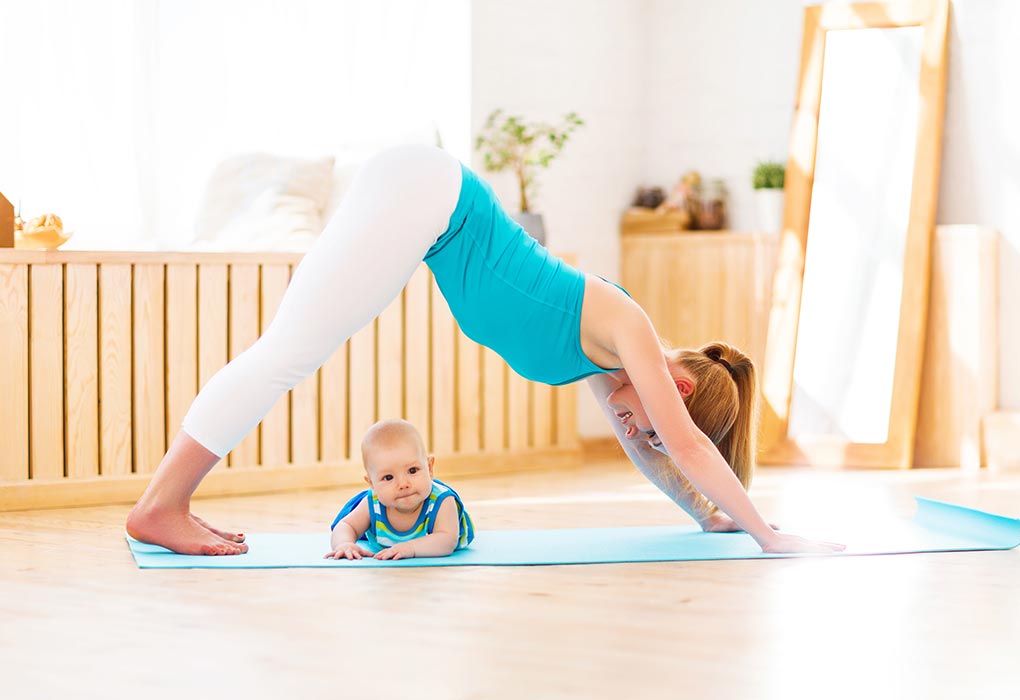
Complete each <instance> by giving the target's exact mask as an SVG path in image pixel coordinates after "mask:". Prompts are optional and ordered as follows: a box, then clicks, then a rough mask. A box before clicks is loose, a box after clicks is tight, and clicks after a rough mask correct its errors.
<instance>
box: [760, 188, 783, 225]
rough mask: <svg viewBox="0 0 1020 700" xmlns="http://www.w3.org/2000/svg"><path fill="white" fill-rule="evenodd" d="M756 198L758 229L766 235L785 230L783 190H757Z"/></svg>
mask: <svg viewBox="0 0 1020 700" xmlns="http://www.w3.org/2000/svg"><path fill="white" fill-rule="evenodd" d="M754 198H755V206H756V208H757V210H758V229H759V230H761V231H763V232H765V233H777V232H779V231H780V230H781V229H782V228H783V190H776V189H770V190H769V189H762V190H755V191H754Z"/></svg>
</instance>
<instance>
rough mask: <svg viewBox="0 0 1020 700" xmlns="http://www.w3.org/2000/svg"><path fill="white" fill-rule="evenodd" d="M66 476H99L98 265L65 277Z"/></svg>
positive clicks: (74, 268) (71, 269)
mask: <svg viewBox="0 0 1020 700" xmlns="http://www.w3.org/2000/svg"><path fill="white" fill-rule="evenodd" d="M64 292H65V293H64V302H65V303H64V310H65V314H66V316H65V318H66V319H67V321H66V324H65V325H66V330H65V336H66V347H67V351H66V353H65V369H66V380H65V382H66V402H67V403H66V407H67V418H66V421H67V431H66V435H67V476H69V477H72V478H74V477H84V476H98V475H99V387H98V380H99V360H98V344H99V338H98V334H99V317H98V307H99V292H98V277H97V270H96V266H95V265H89V264H70V265H67V268H66V270H65V273H64Z"/></svg>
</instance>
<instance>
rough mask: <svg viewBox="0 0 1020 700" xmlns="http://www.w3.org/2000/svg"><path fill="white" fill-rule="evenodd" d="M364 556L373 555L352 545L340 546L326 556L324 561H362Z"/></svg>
mask: <svg viewBox="0 0 1020 700" xmlns="http://www.w3.org/2000/svg"><path fill="white" fill-rule="evenodd" d="M363 556H365V557H370V556H372V553H371V552H369V551H368V550H367V549H362V548H361V547H359V546H358V545H356V544H353V543H352V544H342V545H340V546H339V547H337V548H336V549H334V550H333V551H332V552H330V553H329V554H327V555H326V556H324V557H323V559H361V557H363Z"/></svg>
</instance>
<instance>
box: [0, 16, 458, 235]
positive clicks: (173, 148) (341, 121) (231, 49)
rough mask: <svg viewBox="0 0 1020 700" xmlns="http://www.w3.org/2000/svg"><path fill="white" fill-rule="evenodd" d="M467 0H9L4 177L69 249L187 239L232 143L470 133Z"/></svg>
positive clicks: (2, 66) (359, 146)
mask: <svg viewBox="0 0 1020 700" xmlns="http://www.w3.org/2000/svg"><path fill="white" fill-rule="evenodd" d="M469 11H470V7H469V0H385V1H376V2H372V1H370V0H359V1H354V0H348V1H341V0H331V1H327V0H288V1H287V2H283V1H281V0H247V1H244V2H242V1H241V0H219V1H217V2H208V1H201V0H92V1H90V2H87V3H83V2H75V1H73V0H43V1H30V0H21V1H15V2H0V27H3V28H4V35H5V36H4V40H3V41H2V42H0V85H3V89H4V92H5V93H6V94H7V96H8V97H7V98H5V99H4V100H3V101H2V103H0V104H2V107H0V191H2V192H3V193H4V194H5V195H7V196H8V198H9V199H11V200H12V201H18V200H20V201H21V202H22V210H23V215H24V216H26V217H27V216H29V215H34V214H41V213H45V212H49V211H53V212H56V213H58V214H60V215H61V216H62V217H63V218H64V221H65V227H66V228H68V229H70V230H74V231H75V238H73V239H72V240H71V242H70V243H68V245H67V247H71V248H92V249H96V248H105V249H109V248H140V249H145V248H158V247H162V248H173V247H175V243H176V244H178V245H179V244H180V243H181V242H184V241H187V240H190V238H191V233H192V227H193V218H194V213H195V209H196V207H197V203H198V201H199V199H200V196H201V192H202V189H203V187H204V186H205V183H206V179H207V178H208V176H209V174H210V173H211V172H212V169H213V168H214V167H215V165H216V163H217V162H219V161H220V160H221V159H222V158H224V157H226V156H229V155H232V154H236V153H243V152H252V151H262V152H270V153H277V154H280V155H297V156H309V157H312V156H323V155H336V156H338V157H340V158H344V157H350V156H351V154H357V155H363V154H366V153H368V152H370V151H371V150H373V149H377V148H380V147H383V146H385V145H387V144H389V143H393V142H396V141H399V140H401V139H402V138H405V137H406V136H407V135H409V134H412V133H413V134H415V135H416V137H417V138H418V140H420V139H421V135H422V134H428V135H431V134H432V133H433V132H437V133H438V134H439V135H440V137H441V138H442V140H443V144H444V146H445V147H446V148H448V149H449V150H450V151H452V152H453V153H454V154H455V155H457V156H458V157H460V158H464V159H466V158H467V157H468V155H469V150H470V134H469V131H470V94H469V90H470V69H469V61H470V18H469Z"/></svg>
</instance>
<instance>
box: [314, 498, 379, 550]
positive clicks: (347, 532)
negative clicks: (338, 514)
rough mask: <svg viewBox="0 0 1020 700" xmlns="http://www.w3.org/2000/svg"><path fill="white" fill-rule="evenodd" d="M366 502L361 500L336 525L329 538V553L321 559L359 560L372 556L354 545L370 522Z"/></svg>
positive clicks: (366, 499) (366, 500)
mask: <svg viewBox="0 0 1020 700" xmlns="http://www.w3.org/2000/svg"><path fill="white" fill-rule="evenodd" d="M368 500H369V499H368V498H363V499H361V503H359V504H358V505H357V507H356V508H355V509H354V510H352V511H351V512H350V513H348V514H347V515H345V516H344V517H343V519H341V520H340V522H338V523H337V524H336V527H334V528H333V534H332V535H331V536H330V538H329V543H330V552H329V554H327V555H326V556H325V557H323V559H361V557H362V556H366V557H370V556H372V553H371V552H369V551H368V550H367V549H363V548H362V547H359V546H358V545H357V544H355V543H356V542H357V541H358V538H360V537H361V536H362V535H364V534H365V530H367V529H368V526H369V524H370V522H371V518H370V516H369V513H368Z"/></svg>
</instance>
